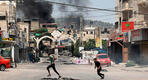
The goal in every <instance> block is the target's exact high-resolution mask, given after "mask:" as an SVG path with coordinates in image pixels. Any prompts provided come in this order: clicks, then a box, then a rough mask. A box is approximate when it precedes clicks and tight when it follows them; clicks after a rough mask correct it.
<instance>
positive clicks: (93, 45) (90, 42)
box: [84, 39, 95, 50]
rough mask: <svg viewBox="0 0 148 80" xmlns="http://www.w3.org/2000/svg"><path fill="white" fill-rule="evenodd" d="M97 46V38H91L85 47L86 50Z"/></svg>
mask: <svg viewBox="0 0 148 80" xmlns="http://www.w3.org/2000/svg"><path fill="white" fill-rule="evenodd" d="M93 48H95V40H94V39H89V41H88V42H87V43H85V44H84V49H85V50H90V49H93Z"/></svg>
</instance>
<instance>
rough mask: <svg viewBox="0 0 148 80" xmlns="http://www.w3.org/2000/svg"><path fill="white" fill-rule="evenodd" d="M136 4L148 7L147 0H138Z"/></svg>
mask: <svg viewBox="0 0 148 80" xmlns="http://www.w3.org/2000/svg"><path fill="white" fill-rule="evenodd" d="M137 3H138V5H139V6H142V7H148V0H138V2H137Z"/></svg>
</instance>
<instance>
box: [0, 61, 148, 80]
mask: <svg viewBox="0 0 148 80" xmlns="http://www.w3.org/2000/svg"><path fill="white" fill-rule="evenodd" d="M47 65H48V63H35V64H19V65H18V68H16V69H7V70H6V71H5V72H0V80H41V78H44V77H46V75H47V71H46V67H47ZM104 69H106V70H107V72H103V73H104V74H105V79H104V80H147V79H148V76H147V74H148V72H147V71H145V72H142V71H136V70H135V71H129V70H123V69H121V68H120V67H119V66H113V67H105V68H104ZM57 70H58V71H59V72H60V73H61V75H62V76H63V77H71V78H75V79H80V80H98V78H99V76H97V74H96V70H95V69H94V66H91V65H64V64H61V63H57ZM51 74H52V76H53V77H54V78H55V77H58V76H57V75H56V74H55V73H54V72H53V70H51Z"/></svg>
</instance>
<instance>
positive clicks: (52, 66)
mask: <svg viewBox="0 0 148 80" xmlns="http://www.w3.org/2000/svg"><path fill="white" fill-rule="evenodd" d="M48 56H49V58H50V62H51V64H50V65H48V67H47V70H48V73H49V75H48V76H51V74H50V70H49V69H50V68H52V69H53V70H54V72H55V73H57V74H58V76H59V78H61V75H60V74H59V73H58V72H57V70H56V67H55V60H56V59H55V57H54V56H53V55H50V53H49V54H48Z"/></svg>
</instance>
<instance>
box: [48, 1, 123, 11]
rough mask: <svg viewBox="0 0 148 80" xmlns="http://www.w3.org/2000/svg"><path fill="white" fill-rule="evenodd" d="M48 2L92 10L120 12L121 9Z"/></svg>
mask: <svg viewBox="0 0 148 80" xmlns="http://www.w3.org/2000/svg"><path fill="white" fill-rule="evenodd" d="M48 2H49V3H52V4H60V5H66V6H72V7H80V8H86V9H94V10H99V11H108V12H121V11H116V10H110V9H102V8H93V7H87V6H80V5H73V4H67V3H59V2H53V1H48Z"/></svg>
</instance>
